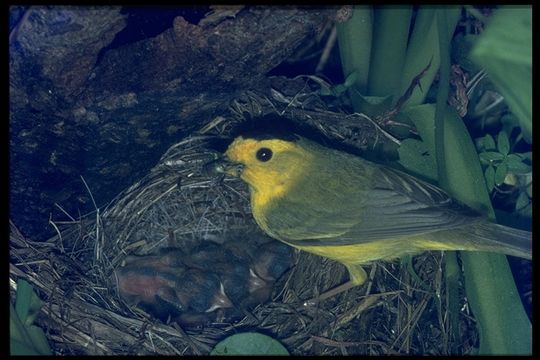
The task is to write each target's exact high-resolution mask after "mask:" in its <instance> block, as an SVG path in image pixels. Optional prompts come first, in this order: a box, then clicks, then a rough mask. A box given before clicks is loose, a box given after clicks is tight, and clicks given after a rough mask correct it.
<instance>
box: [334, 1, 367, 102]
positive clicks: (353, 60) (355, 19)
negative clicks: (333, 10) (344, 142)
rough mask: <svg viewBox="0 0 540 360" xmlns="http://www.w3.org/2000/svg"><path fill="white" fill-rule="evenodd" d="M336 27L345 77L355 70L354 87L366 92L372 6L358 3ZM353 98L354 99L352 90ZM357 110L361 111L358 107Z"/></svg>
mask: <svg viewBox="0 0 540 360" xmlns="http://www.w3.org/2000/svg"><path fill="white" fill-rule="evenodd" d="M336 29H337V37H338V46H339V54H340V57H341V65H342V66H341V67H342V68H343V75H344V77H345V78H348V77H349V76H350V75H351V74H352V73H353V72H356V76H357V77H356V84H355V86H354V88H356V90H357V91H359V92H360V93H365V91H366V89H367V83H368V76H369V60H370V57H371V44H372V32H373V9H372V7H371V6H365V5H356V6H355V7H354V9H353V13H352V16H351V18H350V19H348V20H347V21H345V22H338V23H337V25H336ZM351 90H352V89H351ZM351 99H353V100H354V97H353V94H352V91H351ZM353 103H354V102H353ZM355 110H356V111H360V110H359V109H356V108H355Z"/></svg>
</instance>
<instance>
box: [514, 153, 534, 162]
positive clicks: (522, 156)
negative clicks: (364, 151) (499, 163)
mask: <svg viewBox="0 0 540 360" xmlns="http://www.w3.org/2000/svg"><path fill="white" fill-rule="evenodd" d="M515 154H516V155H517V156H519V157H520V158H522V159H527V160H529V161H532V152H530V151H528V152H524V153H515Z"/></svg>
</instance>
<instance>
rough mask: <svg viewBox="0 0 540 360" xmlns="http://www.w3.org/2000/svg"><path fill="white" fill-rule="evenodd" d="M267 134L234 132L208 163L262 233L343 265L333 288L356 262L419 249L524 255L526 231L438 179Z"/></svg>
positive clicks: (357, 271) (361, 277)
mask: <svg viewBox="0 0 540 360" xmlns="http://www.w3.org/2000/svg"><path fill="white" fill-rule="evenodd" d="M272 136H273V135H272ZM272 136H266V137H265V136H258V137H257V136H255V137H246V136H239V137H237V138H236V139H235V140H234V141H233V142H232V143H231V144H230V145H229V147H228V149H227V151H226V152H225V156H224V158H223V160H222V162H221V163H220V164H219V165H218V166H217V168H216V170H217V171H219V172H223V173H226V174H229V175H232V176H239V177H240V178H241V179H242V180H243V181H245V182H246V183H247V184H248V185H249V189H250V194H251V207H252V212H253V216H254V217H255V220H256V222H257V223H258V225H259V226H260V227H261V228H262V229H263V230H264V231H265V232H266V233H267V234H268V235H270V236H271V237H273V238H276V239H278V240H281V241H283V242H285V243H287V244H289V245H291V246H294V247H296V248H298V249H301V250H304V251H308V252H311V253H314V254H317V255H321V256H325V257H327V258H330V259H334V260H336V261H339V262H340V263H342V264H343V265H345V266H346V267H347V269H348V271H349V276H350V281H349V282H348V285H346V286H343V287H342V289H341V290H340V291H342V290H345V289H348V288H350V287H352V286H355V285H360V284H362V283H363V282H364V281H365V280H366V277H367V276H366V273H365V271H364V270H363V269H362V267H361V265H362V264H365V263H367V262H370V261H373V260H380V259H386V260H389V259H395V258H398V257H400V256H403V255H406V254H414V253H418V252H422V251H425V250H472V251H489V252H498V253H503V254H508V255H514V256H519V257H523V258H528V259H530V258H531V242H532V241H531V240H532V239H531V233H530V232H527V231H522V230H517V229H513V228H509V227H506V226H502V225H498V224H494V223H491V222H489V221H488V220H487V219H486V218H485V217H483V216H481V215H480V214H478V213H477V212H475V211H473V210H472V209H470V208H468V207H466V206H464V205H462V204H460V203H458V202H456V201H455V200H452V198H450V197H449V196H448V195H447V194H446V193H445V192H444V191H443V190H441V189H439V188H437V187H436V186H433V185H431V184H429V183H427V182H424V181H422V180H419V179H417V178H415V177H413V176H411V175H408V174H406V173H403V172H401V171H398V170H394V169H392V168H389V167H385V166H382V165H379V164H376V163H373V162H370V161H367V160H364V159H362V158H360V157H359V156H355V155H352V154H349V153H346V152H342V151H338V150H335V149H331V148H327V147H324V146H322V145H319V144H318V143H316V142H313V141H311V140H308V139H306V138H304V137H301V136H299V135H296V134H290V135H287V136H285V137H282V138H278V137H275V136H274V137H272Z"/></svg>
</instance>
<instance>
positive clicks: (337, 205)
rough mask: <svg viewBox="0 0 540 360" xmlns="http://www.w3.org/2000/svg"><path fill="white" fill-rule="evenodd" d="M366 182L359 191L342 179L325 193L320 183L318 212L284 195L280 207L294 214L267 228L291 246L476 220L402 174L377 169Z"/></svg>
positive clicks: (411, 232) (360, 181)
mask: <svg viewBox="0 0 540 360" xmlns="http://www.w3.org/2000/svg"><path fill="white" fill-rule="evenodd" d="M369 178H370V179H375V180H374V181H371V182H370V183H369V184H366V178H365V177H364V178H362V179H358V181H357V183H358V187H354V186H351V179H350V178H349V179H345V180H344V183H343V184H341V185H339V186H335V187H334V189H330V190H329V192H327V190H328V189H325V188H323V187H322V186H323V185H322V184H324V182H320V181H319V184H321V185H320V186H319V188H318V192H317V194H316V195H314V196H316V197H317V198H318V203H319V204H324V206H319V207H317V208H309V207H308V208H306V207H305V206H304V207H302V206H301V205H302V204H301V198H298V197H297V198H296V199H295V198H291V197H286V198H284V199H283V200H281V202H280V204H279V208H280V209H295V211H294V212H293V213H289V214H283V212H282V213H281V214H280V216H279V221H280V222H281V224H274V225H272V224H270V227H271V228H272V229H276V228H278V229H281V230H280V232H279V233H277V234H276V235H277V237H278V238H281V239H282V240H285V241H287V242H289V243H292V244H298V245H315V246H316V245H321V246H324V245H351V244H358V243H364V242H371V241H376V240H387V239H393V238H396V237H409V236H414V235H419V234H424V233H428V232H433V231H439V230H445V229H451V228H454V227H458V226H462V225H464V224H467V223H470V222H473V221H477V220H478V218H479V215H478V213H476V212H474V211H473V210H471V209H469V208H468V207H465V206H463V205H461V204H459V203H457V202H456V201H454V200H452V199H451V198H450V197H449V196H448V195H447V194H446V193H445V192H444V191H442V190H441V189H439V188H437V187H435V186H433V185H431V184H429V183H427V182H424V181H421V180H418V179H416V178H414V177H412V176H410V175H407V174H405V173H402V172H400V171H397V170H394V169H390V168H385V167H379V166H377V167H376V168H375V170H374V171H373V174H372V176H369ZM319 180H320V179H319ZM362 185H368V186H362ZM305 188H310V187H305ZM311 188H312V187H311ZM336 189H342V190H343V191H341V192H339V191H336ZM312 195H313V194H312ZM304 196H309V194H304ZM269 220H271V219H269ZM275 225H278V226H277V227H276V226H275Z"/></svg>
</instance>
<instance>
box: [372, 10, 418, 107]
mask: <svg viewBox="0 0 540 360" xmlns="http://www.w3.org/2000/svg"><path fill="white" fill-rule="evenodd" d="M411 16H412V6H383V7H376V8H375V11H374V21H373V24H374V29H373V46H372V49H371V61H370V73H369V83H368V91H367V95H369V96H387V95H392V96H394V101H395V100H397V98H398V97H399V96H400V95H401V94H399V88H400V84H401V76H402V71H403V65H404V63H405V55H406V53H407V42H408V38H409V27H410V23H411Z"/></svg>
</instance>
